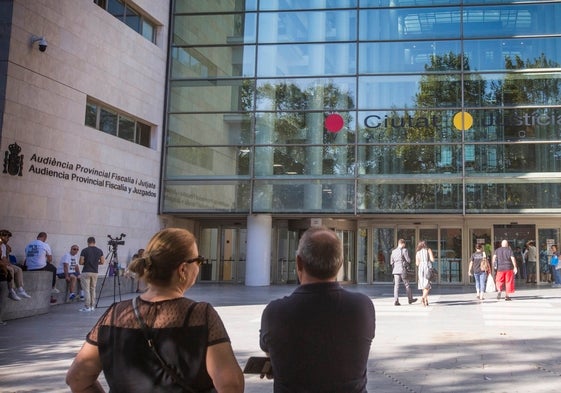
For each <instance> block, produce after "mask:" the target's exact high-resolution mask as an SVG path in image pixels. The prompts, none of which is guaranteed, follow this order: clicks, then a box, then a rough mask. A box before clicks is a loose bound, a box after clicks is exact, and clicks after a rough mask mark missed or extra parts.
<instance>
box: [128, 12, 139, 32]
mask: <svg viewBox="0 0 561 393" xmlns="http://www.w3.org/2000/svg"><path fill="white" fill-rule="evenodd" d="M125 11H126V15H125V23H126V24H127V25H128V26H129V27H130V28H131V29H133V30H134V31H138V32H140V31H141V30H140V26H141V25H140V15H138V13H137V12H136V11H134V10H133V9H131V8H130V7H126V8H125Z"/></svg>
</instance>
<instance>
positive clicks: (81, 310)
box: [78, 307, 93, 312]
mask: <svg viewBox="0 0 561 393" xmlns="http://www.w3.org/2000/svg"><path fill="white" fill-rule="evenodd" d="M78 311H80V312H90V311H93V310H92V309H91V308H89V307H82V308H81V309H79V310H78Z"/></svg>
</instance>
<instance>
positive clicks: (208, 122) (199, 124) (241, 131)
mask: <svg viewBox="0 0 561 393" xmlns="http://www.w3.org/2000/svg"><path fill="white" fill-rule="evenodd" d="M167 134H168V136H167V143H168V145H169V146H189V145H245V144H250V143H252V141H253V138H252V122H251V117H250V116H249V115H244V114H236V113H233V114H219V115H217V114H203V113H197V114H171V115H169V118H168V133H167Z"/></svg>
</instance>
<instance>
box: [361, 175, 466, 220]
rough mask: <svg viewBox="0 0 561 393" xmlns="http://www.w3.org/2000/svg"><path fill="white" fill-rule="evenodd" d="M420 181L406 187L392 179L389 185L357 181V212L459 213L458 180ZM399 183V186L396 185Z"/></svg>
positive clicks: (404, 184)
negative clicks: (447, 181) (445, 181)
mask: <svg viewBox="0 0 561 393" xmlns="http://www.w3.org/2000/svg"><path fill="white" fill-rule="evenodd" d="M438 179H439V181H440V183H436V182H430V179H427V181H426V182H422V181H420V180H416V181H414V183H411V184H408V183H406V180H404V179H403V180H402V179H398V178H395V177H394V180H393V182H392V183H395V184H389V182H388V183H374V182H372V183H371V182H364V181H359V183H358V191H357V211H358V212H359V213H417V214H418V213H460V212H461V211H462V185H461V184H460V180H458V179H450V183H444V182H442V181H443V180H444V179H442V177H439V178H438ZM397 182H399V183H397Z"/></svg>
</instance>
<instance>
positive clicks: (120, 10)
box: [107, 0, 125, 20]
mask: <svg viewBox="0 0 561 393" xmlns="http://www.w3.org/2000/svg"><path fill="white" fill-rule="evenodd" d="M107 12H109V13H110V14H111V15H113V16H114V17H115V18H117V19H120V20H123V18H124V16H125V5H124V4H123V2H122V1H120V0H107Z"/></svg>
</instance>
